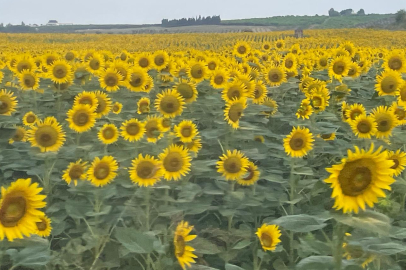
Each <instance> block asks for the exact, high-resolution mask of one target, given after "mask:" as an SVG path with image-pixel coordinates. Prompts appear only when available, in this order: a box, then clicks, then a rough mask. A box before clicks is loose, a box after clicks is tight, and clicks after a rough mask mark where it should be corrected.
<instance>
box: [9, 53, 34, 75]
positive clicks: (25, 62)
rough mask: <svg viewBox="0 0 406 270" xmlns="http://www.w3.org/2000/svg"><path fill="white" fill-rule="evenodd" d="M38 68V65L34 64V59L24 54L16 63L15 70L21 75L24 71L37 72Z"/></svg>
mask: <svg viewBox="0 0 406 270" xmlns="http://www.w3.org/2000/svg"><path fill="white" fill-rule="evenodd" d="M36 68H37V66H36V64H35V62H34V59H33V58H32V57H31V56H30V55H27V54H23V55H21V56H18V57H17V58H16V63H15V69H14V70H15V71H16V72H17V73H21V72H23V71H24V70H26V71H33V72H34V71H35V70H36Z"/></svg>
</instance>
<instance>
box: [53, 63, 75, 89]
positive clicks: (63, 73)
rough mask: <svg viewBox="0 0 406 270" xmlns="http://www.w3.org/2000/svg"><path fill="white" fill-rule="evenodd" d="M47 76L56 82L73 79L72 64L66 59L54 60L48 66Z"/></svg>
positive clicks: (66, 81) (65, 81)
mask: <svg viewBox="0 0 406 270" xmlns="http://www.w3.org/2000/svg"><path fill="white" fill-rule="evenodd" d="M48 77H49V78H50V79H51V80H52V81H53V82H54V83H58V84H62V83H68V82H71V81H72V80H73V71H72V66H71V65H70V64H69V63H68V62H67V61H66V60H55V61H53V62H52V65H51V66H50V67H49V68H48Z"/></svg>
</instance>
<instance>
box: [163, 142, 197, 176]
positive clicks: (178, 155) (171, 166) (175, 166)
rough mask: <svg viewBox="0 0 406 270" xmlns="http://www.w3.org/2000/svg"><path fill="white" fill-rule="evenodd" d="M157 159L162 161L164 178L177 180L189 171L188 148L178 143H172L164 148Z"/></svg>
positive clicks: (189, 158)
mask: <svg viewBox="0 0 406 270" xmlns="http://www.w3.org/2000/svg"><path fill="white" fill-rule="evenodd" d="M159 159H160V160H161V162H162V169H163V173H164V178H165V179H166V180H175V181H178V180H180V178H181V177H182V176H185V175H186V174H187V173H188V172H189V171H190V166H191V164H190V161H191V157H190V155H189V152H188V150H187V149H186V148H185V147H183V146H180V145H175V144H172V145H170V146H169V147H168V148H166V149H165V150H164V151H163V152H162V153H161V154H159Z"/></svg>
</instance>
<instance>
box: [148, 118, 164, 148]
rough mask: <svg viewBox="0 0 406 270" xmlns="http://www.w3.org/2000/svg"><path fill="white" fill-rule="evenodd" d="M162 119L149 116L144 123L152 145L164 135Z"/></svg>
mask: <svg viewBox="0 0 406 270" xmlns="http://www.w3.org/2000/svg"><path fill="white" fill-rule="evenodd" d="M161 119H162V118H159V117H156V116H148V117H147V119H146V120H145V122H144V125H145V134H146V136H147V141H148V142H151V143H156V142H157V141H158V140H159V139H161V138H162V137H163V136H164V134H163V132H164V130H163V128H162V126H161V122H162V120H161Z"/></svg>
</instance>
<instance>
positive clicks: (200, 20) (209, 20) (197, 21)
mask: <svg viewBox="0 0 406 270" xmlns="http://www.w3.org/2000/svg"><path fill="white" fill-rule="evenodd" d="M161 24H162V26H164V27H173V26H189V25H215V24H221V18H220V16H207V17H202V16H199V17H196V18H187V19H186V18H182V19H174V20H168V19H163V20H162V22H161Z"/></svg>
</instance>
